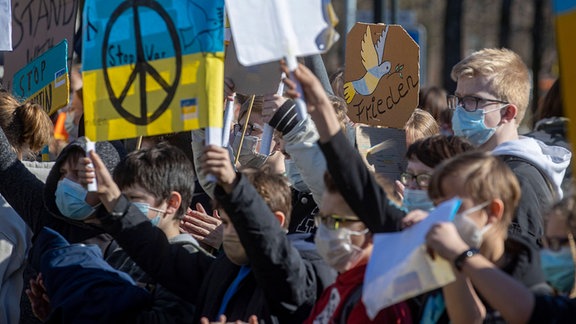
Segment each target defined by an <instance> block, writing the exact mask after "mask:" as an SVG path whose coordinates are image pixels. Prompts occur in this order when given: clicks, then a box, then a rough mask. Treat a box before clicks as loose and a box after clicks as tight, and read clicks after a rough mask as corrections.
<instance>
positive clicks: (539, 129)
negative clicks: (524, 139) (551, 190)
mask: <svg viewBox="0 0 576 324" xmlns="http://www.w3.org/2000/svg"><path fill="white" fill-rule="evenodd" d="M562 106H563V105H562V93H561V92H560V79H557V80H556V81H554V84H553V85H552V87H551V88H550V90H548V92H547V93H546V96H544V98H543V99H542V102H540V104H539V105H538V109H536V112H535V113H534V116H533V122H534V123H533V130H532V131H531V132H530V133H527V134H526V136H529V137H533V138H535V139H537V140H540V141H542V142H544V143H546V144H548V145H554V146H562V147H563V148H565V149H567V150H570V151H571V150H572V147H571V146H570V143H569V142H568V122H569V120H568V118H566V114H565V113H564V109H563V108H562ZM571 181H572V165H571V163H570V164H569V165H568V167H567V168H566V173H565V174H564V179H562V191H566V190H569V189H570V187H571Z"/></svg>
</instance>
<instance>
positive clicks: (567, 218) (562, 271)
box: [540, 193, 576, 298]
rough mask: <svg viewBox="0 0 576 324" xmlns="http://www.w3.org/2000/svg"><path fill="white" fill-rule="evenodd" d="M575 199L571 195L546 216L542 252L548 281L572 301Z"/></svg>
mask: <svg viewBox="0 0 576 324" xmlns="http://www.w3.org/2000/svg"><path fill="white" fill-rule="evenodd" d="M574 198H575V197H574V193H570V195H568V196H566V197H564V199H562V200H561V201H559V202H557V203H556V204H554V206H552V209H551V210H550V211H548V212H547V213H546V216H545V218H544V221H545V225H546V231H545V235H544V247H543V248H542V250H541V251H540V259H541V262H542V270H544V276H545V277H546V281H548V283H550V285H551V286H552V287H553V288H554V290H555V292H556V293H557V294H559V295H565V296H569V297H571V298H574V297H576V288H575V284H576V281H575V280H574V276H575V272H574V264H575V263H576V258H575V256H576V254H575V253H574V252H576V250H575V249H574V248H575V247H576V246H574V236H573V234H572V233H573V232H574V230H573V228H574V227H575V226H576V216H575V215H574V212H575V210H574V208H575V207H576V206H575V203H576V201H575V199H574ZM573 251H574V252H573Z"/></svg>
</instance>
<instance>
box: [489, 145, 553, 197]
mask: <svg viewBox="0 0 576 324" xmlns="http://www.w3.org/2000/svg"><path fill="white" fill-rule="evenodd" d="M499 157H500V158H501V159H502V161H504V162H505V163H506V164H513V163H525V164H528V165H530V166H532V167H533V168H534V169H536V170H537V171H538V173H540V176H541V177H542V180H544V183H546V186H547V187H548V190H550V193H551V194H552V199H553V200H557V199H558V198H559V196H560V195H559V193H558V192H557V191H556V188H555V187H554V185H553V184H552V181H551V180H550V178H548V176H547V175H546V174H545V173H544V171H542V169H540V167H538V166H537V165H536V164H534V163H533V162H532V161H530V160H527V159H525V158H523V157H520V156H516V155H499Z"/></svg>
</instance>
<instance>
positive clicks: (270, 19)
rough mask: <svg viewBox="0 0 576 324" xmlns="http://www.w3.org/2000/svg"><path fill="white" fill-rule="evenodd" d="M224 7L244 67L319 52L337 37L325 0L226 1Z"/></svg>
mask: <svg viewBox="0 0 576 324" xmlns="http://www.w3.org/2000/svg"><path fill="white" fill-rule="evenodd" d="M226 10H227V15H228V19H229V21H230V25H231V27H232V36H233V38H234V39H235V40H236V52H237V55H238V61H240V63H241V64H242V65H245V66H250V65H254V64H261V63H266V62H271V61H277V60H280V59H282V58H283V57H285V56H286V55H292V56H307V55H312V54H318V53H322V52H324V51H326V50H328V49H329V48H330V46H331V45H332V44H333V43H334V42H335V41H336V40H337V39H338V37H337V35H338V34H336V33H335V31H334V28H333V26H332V22H333V20H334V17H333V15H332V13H331V11H330V5H329V2H328V1H324V0H291V1H285V0H228V1H226Z"/></svg>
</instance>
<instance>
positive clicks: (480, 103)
mask: <svg viewBox="0 0 576 324" xmlns="http://www.w3.org/2000/svg"><path fill="white" fill-rule="evenodd" d="M447 101H448V108H450V109H456V107H457V106H461V107H462V108H464V110H466V111H468V112H475V111H476V110H477V109H478V107H484V106H486V104H487V103H501V104H505V105H507V104H509V102H508V101H503V100H498V99H488V98H482V97H476V96H464V97H459V96H455V95H449V96H448V97H447Z"/></svg>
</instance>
